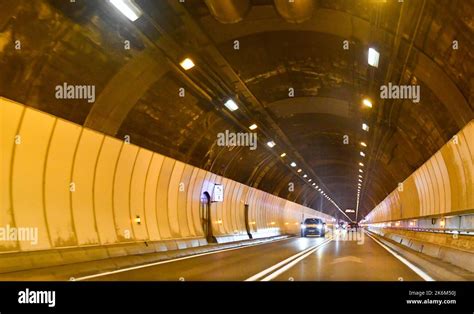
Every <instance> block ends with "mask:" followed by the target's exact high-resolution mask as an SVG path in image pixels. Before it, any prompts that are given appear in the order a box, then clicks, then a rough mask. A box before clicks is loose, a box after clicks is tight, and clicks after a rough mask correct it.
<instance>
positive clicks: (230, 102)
mask: <svg viewBox="0 0 474 314" xmlns="http://www.w3.org/2000/svg"><path fill="white" fill-rule="evenodd" d="M224 106H226V107H227V109H229V110H230V111H235V110H237V109H239V106H237V104H236V103H235V101H233V100H232V99H229V100H227V101H226V102H225V104H224Z"/></svg>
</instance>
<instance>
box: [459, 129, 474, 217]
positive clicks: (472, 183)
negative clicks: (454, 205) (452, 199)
mask: <svg viewBox="0 0 474 314" xmlns="http://www.w3.org/2000/svg"><path fill="white" fill-rule="evenodd" d="M466 134H467V132H460V133H459V138H458V140H459V143H458V144H457V146H458V147H459V153H460V155H461V160H462V169H463V170H464V182H463V184H464V187H465V193H466V194H465V195H464V196H465V197H464V198H463V203H462V204H461V205H460V208H463V209H472V208H474V206H473V205H474V164H473V161H472V159H473V157H472V155H473V152H472V151H471V150H470V147H469V139H467V138H466V137H465V135H466Z"/></svg>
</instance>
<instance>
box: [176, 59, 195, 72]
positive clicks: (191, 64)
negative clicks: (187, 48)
mask: <svg viewBox="0 0 474 314" xmlns="http://www.w3.org/2000/svg"><path fill="white" fill-rule="evenodd" d="M179 65H180V66H181V67H182V68H183V69H185V70H186V71H187V70H189V69H192V68H194V62H193V60H191V59H189V58H186V59H184V60H183V61H181V62H180V63H179Z"/></svg>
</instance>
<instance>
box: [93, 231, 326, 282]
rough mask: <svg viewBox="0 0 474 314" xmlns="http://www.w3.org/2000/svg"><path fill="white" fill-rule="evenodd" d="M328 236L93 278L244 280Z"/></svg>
mask: <svg viewBox="0 0 474 314" xmlns="http://www.w3.org/2000/svg"><path fill="white" fill-rule="evenodd" d="M324 240H325V239H324V238H292V239H289V240H286V241H279V242H274V243H268V244H262V245H257V246H251V247H246V248H241V249H237V250H232V251H224V252H219V253H216V254H210V255H205V256H199V257H195V258H190V259H185V260H179V261H175V262H171V263H166V264H161V265H156V266H150V267H146V268H140V269H134V270H130V271H125V272H119V273H114V274H110V275H105V276H101V277H96V278H92V279H89V280H92V281H104V280H106V281H108V280H112V281H114V280H123V281H127V280H134V281H135V280H136V281H177V280H185V281H203V280H210V281H243V280H245V279H247V278H249V277H251V276H253V275H255V274H256V273H259V272H260V271H262V270H264V269H267V268H269V267H271V266H273V265H274V264H276V263H278V262H280V261H282V260H284V259H286V258H288V257H290V256H293V255H294V254H297V253H299V252H301V251H303V250H305V249H308V248H310V247H312V246H314V245H317V244H320V243H322V242H323V241H324Z"/></svg>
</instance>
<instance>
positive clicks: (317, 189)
mask: <svg viewBox="0 0 474 314" xmlns="http://www.w3.org/2000/svg"><path fill="white" fill-rule="evenodd" d="M280 157H281V158H285V157H286V153H282V154H281V155H280ZM290 166H291V167H292V168H296V166H297V165H296V163H295V162H294V161H292V162H291V163H290ZM296 172H297V173H298V174H301V173H303V169H301V168H299V169H298V170H297V171H296ZM302 177H303V179H305V180H306V181H307V182H308V183H310V184H311V187H312V188H314V189H315V190H316V191H318V192H319V193H320V194H321V195H322V196H323V197H324V198H325V199H326V200H328V202H330V203H331V204H333V205H334V206H335V207H336V208H338V209H339V210H340V211H342V209H341V208H340V207H339V205H337V204H336V202H335V201H334V200H333V199H332V198H331V197H330V196H329V195H328V194H327V193H326V192H325V191H324V190H323V189H321V187H320V186H318V185H317V184H316V182H312V181H313V179H311V178H308V175H307V174H306V173H304V174H303V175H302Z"/></svg>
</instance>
